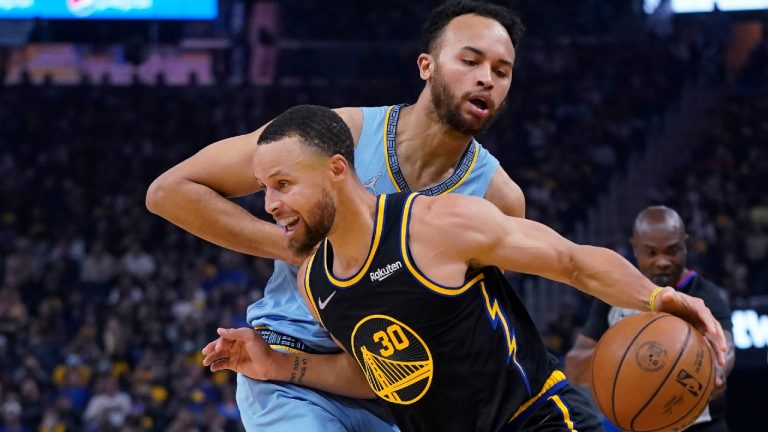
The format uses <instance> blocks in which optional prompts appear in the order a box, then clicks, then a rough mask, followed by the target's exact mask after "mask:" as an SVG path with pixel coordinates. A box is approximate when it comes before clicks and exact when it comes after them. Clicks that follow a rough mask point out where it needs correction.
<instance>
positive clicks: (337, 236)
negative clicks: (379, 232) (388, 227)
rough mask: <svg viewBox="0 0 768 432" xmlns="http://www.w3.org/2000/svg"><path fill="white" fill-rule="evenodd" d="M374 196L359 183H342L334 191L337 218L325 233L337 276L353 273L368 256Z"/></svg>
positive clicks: (374, 209) (374, 207) (374, 214)
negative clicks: (337, 189)
mask: <svg viewBox="0 0 768 432" xmlns="http://www.w3.org/2000/svg"><path fill="white" fill-rule="evenodd" d="M357 183H359V182H357ZM377 200H378V199H377V197H375V196H373V195H371V194H370V193H369V192H368V191H367V190H366V189H365V187H364V186H363V185H362V184H361V183H360V184H355V185H349V186H345V189H344V190H342V191H340V193H339V194H338V195H337V198H336V219H335V221H334V223H333V226H332V227H331V230H330V232H329V233H328V241H330V242H331V246H333V274H334V276H336V277H337V278H349V277H352V276H354V274H355V273H356V272H357V271H358V270H360V268H362V266H363V263H364V262H365V259H366V258H367V257H368V251H369V250H370V248H371V241H372V239H373V236H372V235H371V233H372V232H373V227H374V220H375V217H376V203H377V202H378V201H377Z"/></svg>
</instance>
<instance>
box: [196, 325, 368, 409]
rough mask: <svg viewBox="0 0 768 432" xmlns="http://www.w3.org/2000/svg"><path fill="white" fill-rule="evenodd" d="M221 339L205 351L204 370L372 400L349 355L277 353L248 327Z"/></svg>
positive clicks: (222, 331)
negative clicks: (229, 372) (231, 373)
mask: <svg viewBox="0 0 768 432" xmlns="http://www.w3.org/2000/svg"><path fill="white" fill-rule="evenodd" d="M217 332H218V334H219V338H218V339H216V340H214V341H212V342H211V343H209V344H208V345H206V347H205V348H203V355H204V356H205V357H204V358H203V366H210V368H211V371H214V372H215V371H218V370H224V369H229V370H232V371H235V372H238V373H241V374H243V375H245V376H247V377H249V378H253V379H255V380H262V381H266V380H271V381H284V382H288V383H291V384H297V385H303V386H307V387H312V388H314V389H317V390H323V391H326V392H329V393H335V394H338V395H341V396H347V397H352V398H358V399H371V398H374V397H375V396H376V395H375V394H374V393H373V391H371V388H370V387H369V386H368V383H367V382H366V380H365V376H364V375H363V373H362V371H361V370H360V367H359V366H358V365H357V363H356V362H355V360H354V359H353V358H352V357H351V356H349V355H348V354H347V353H345V352H341V353H339V354H305V353H286V352H279V351H275V350H273V349H272V348H270V346H269V345H267V343H266V342H265V341H264V339H262V337H261V336H260V335H259V334H258V333H256V331H255V330H253V329H251V328H247V327H243V328H238V329H222V328H220V329H218V330H217Z"/></svg>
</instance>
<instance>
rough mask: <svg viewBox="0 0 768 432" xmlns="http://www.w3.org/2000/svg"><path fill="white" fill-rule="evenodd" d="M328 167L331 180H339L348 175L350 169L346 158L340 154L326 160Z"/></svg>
mask: <svg viewBox="0 0 768 432" xmlns="http://www.w3.org/2000/svg"><path fill="white" fill-rule="evenodd" d="M328 167H329V168H330V174H331V180H332V181H340V180H343V179H345V178H347V177H349V174H350V171H351V170H352V167H351V166H350V165H349V161H348V160H347V158H345V157H344V156H342V155H340V154H335V155H333V156H331V158H330V159H329V160H328Z"/></svg>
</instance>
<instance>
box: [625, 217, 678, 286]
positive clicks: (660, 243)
mask: <svg viewBox="0 0 768 432" xmlns="http://www.w3.org/2000/svg"><path fill="white" fill-rule="evenodd" d="M685 237H686V235H685V232H684V231H683V230H682V229H681V228H679V227H678V228H674V227H669V226H664V225H651V226H646V227H645V228H644V229H643V230H642V231H637V232H635V234H634V237H633V238H632V249H633V250H634V253H635V258H637V266H638V268H639V269H640V271H641V272H642V273H643V274H644V275H645V277H647V278H648V279H650V280H651V281H653V283H655V284H656V285H659V286H674V285H675V284H676V283H677V282H678V281H679V280H680V278H681V277H682V275H683V269H684V268H685V259H686V255H687V249H686V247H685Z"/></svg>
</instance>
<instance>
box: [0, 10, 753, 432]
mask: <svg viewBox="0 0 768 432" xmlns="http://www.w3.org/2000/svg"><path fill="white" fill-rule="evenodd" d="M438 3H439V2H436V1H412V0H410V1H409V0H396V1H362V0H336V1H333V2H326V1H304V0H281V1H259V2H250V1H244V0H220V1H215V0H196V1H194V2H185V1H181V0H178V1H174V0H69V1H66V0H47V1H46V0H0V18H3V19H1V20H0V173H1V176H0V281H2V285H0V416H1V417H2V418H1V420H2V422H3V423H2V424H3V426H2V427H0V431H18V430H27V431H30V432H31V431H37V430H40V431H53V430H57V431H58V430H63V429H62V427H65V428H66V430H67V431H70V430H121V431H133V430H176V431H190V430H210V431H214V430H240V429H241V426H240V424H239V421H238V414H237V410H236V407H235V403H234V380H233V375H232V374H229V373H217V374H214V375H211V374H210V372H208V371H207V370H206V369H205V368H203V367H202V366H201V364H200V360H201V359H200V356H199V354H198V353H199V350H200V349H201V348H202V347H203V346H204V344H205V343H206V342H207V341H209V340H211V339H212V338H213V337H214V335H215V328H216V327H217V326H244V325H246V323H245V309H246V306H247V305H248V304H250V303H251V302H252V301H254V300H256V299H257V298H259V297H260V296H261V293H262V292H261V288H262V287H263V286H264V283H265V281H266V278H267V277H268V276H269V274H270V270H271V263H270V262H269V261H266V260H261V259H255V258H252V257H246V256H241V255H238V254H235V253H231V252H228V251H225V250H222V249H220V248H218V247H215V246H212V245H210V244H207V243H205V242H203V241H201V240H198V239H196V238H194V237H192V236H190V235H187V234H185V233H184V232H182V231H181V230H179V229H178V228H176V227H174V226H172V225H171V224H169V223H168V222H166V221H164V220H161V219H160V218H158V217H156V216H153V215H150V214H149V213H148V212H147V210H146V209H145V206H144V195H145V192H146V189H147V187H148V185H149V183H150V182H151V181H152V179H154V178H155V177H156V176H157V175H158V174H160V173H161V172H162V171H163V170H165V169H167V168H169V167H170V166H172V165H173V164H175V163H177V162H179V161H180V160H182V159H183V158H185V157H187V156H189V155H191V154H192V153H194V152H195V151H197V150H198V149H200V148H202V147H203V146H205V145H207V144H208V143H211V142H213V141H215V140H218V139H221V138H224V137H228V136H232V135H236V134H242V133H245V132H249V131H251V130H254V129H256V128H257V127H258V126H260V125H262V124H263V123H264V122H266V121H267V120H269V119H270V118H272V117H273V116H275V115H276V114H278V113H280V112H281V111H282V110H284V109H286V108H288V107H290V106H292V105H295V104H299V103H314V104H321V105H326V106H331V107H340V106H360V105H384V104H392V103H397V102H412V101H414V100H415V98H416V96H417V95H418V92H419V90H420V89H421V85H422V83H421V82H420V81H419V79H418V75H417V70H416V64H415V59H416V56H417V54H418V44H417V40H418V35H419V30H420V24H421V23H422V22H423V20H424V18H425V17H426V14H427V13H428V11H429V10H430V9H431V7H433V6H434V5H436V4H438ZM715 3H716V2H715V1H713V0H709V1H706V0H701V1H695V0H689V1H671V2H670V1H667V0H661V1H659V0H656V1H652V0H647V1H644V2H643V1H638V0H625V1H620V0H615V1H603V0H581V1H576V0H536V1H533V0H517V1H514V0H513V1H509V2H508V4H510V5H511V6H512V7H514V8H515V9H516V10H518V11H519V12H520V13H521V15H522V18H523V20H524V22H525V24H526V26H527V28H528V34H527V36H526V38H525V39H524V40H523V42H522V43H521V45H520V47H519V50H518V58H517V64H516V68H515V72H514V79H513V85H512V90H511V92H510V96H509V102H508V108H507V111H506V112H505V113H504V114H502V116H501V117H500V118H499V119H498V120H497V122H496V123H495V124H494V126H493V127H492V128H491V129H490V131H489V132H488V133H486V134H485V135H484V136H482V137H480V140H481V142H483V143H484V144H485V145H486V146H487V147H488V148H489V149H490V150H491V151H492V152H493V153H494V154H495V155H496V156H497V157H498V158H499V159H500V160H501V162H502V164H503V166H504V167H505V168H506V170H507V171H508V172H509V173H510V174H511V176H512V178H513V179H514V180H515V181H517V182H518V183H519V184H520V185H521V186H522V187H523V190H524V192H525V194H526V197H527V203H528V214H527V215H528V217H529V218H531V219H534V220H538V221H541V222H544V223H546V224H548V225H550V226H551V227H553V228H555V229H556V230H557V231H559V232H560V233H562V234H564V235H566V236H568V237H569V238H571V239H573V240H576V241H579V242H587V243H593V244H599V245H605V246H609V247H612V248H614V249H615V250H617V251H619V252H620V253H622V254H623V255H625V256H626V257H628V258H631V256H630V255H631V252H630V250H629V248H628V242H627V238H628V237H629V235H630V229H629V226H630V223H631V221H632V218H633V216H634V214H635V213H636V212H637V211H638V210H639V209H640V208H642V207H644V206H645V205H648V204H657V203H661V204H666V205H669V206H671V207H673V208H675V209H677V210H678V211H679V212H680V213H681V215H682V216H683V218H684V219H685V221H686V223H687V227H688V232H689V234H690V235H691V238H690V242H689V266H690V267H692V268H694V269H696V270H698V271H699V272H700V273H702V274H703V275H704V276H706V277H707V278H710V279H712V280H714V281H716V282H717V283H718V284H720V285H721V286H722V287H723V288H724V293H725V294H726V295H727V296H728V297H729V298H730V301H731V305H732V307H733V309H734V312H733V324H734V337H735V342H736V345H737V362H736V368H735V370H734V371H733V373H732V375H731V377H730V379H729V386H728V405H729V407H728V421H729V423H730V425H731V427H732V430H734V431H763V430H766V426H765V420H764V412H765V409H766V407H768V39H766V37H765V35H766V30H765V28H766V24H767V23H768V14H767V13H766V12H765V9H768V1H760V0H753V1H745V0H730V1H726V0H721V1H719V2H717V4H718V6H719V8H718V9H715V8H714V5H715ZM720 9H722V10H720ZM239 202H240V203H241V204H242V205H243V206H245V207H246V208H248V209H249V210H250V211H252V212H253V213H255V214H259V215H262V216H264V212H263V208H262V207H263V201H262V199H261V197H259V196H253V197H248V198H244V199H241V200H239ZM513 279H514V283H515V287H516V289H518V290H519V292H520V293H521V295H523V296H524V298H525V301H526V303H527V304H528V306H529V308H530V310H531V311H532V314H533V315H534V317H535V318H536V320H537V321H538V323H539V326H540V329H541V330H542V332H543V334H544V335H545V338H546V341H547V343H548V344H549V347H550V349H551V350H552V351H553V352H555V353H556V354H558V355H559V356H561V357H562V356H563V355H564V354H565V352H566V351H567V350H568V348H569V347H570V344H571V343H572V340H573V338H574V335H575V332H577V331H578V327H579V325H580V324H581V323H582V322H583V320H584V318H585V315H586V312H587V310H588V309H587V308H588V304H589V303H588V299H587V298H586V297H584V296H581V295H579V294H577V292H576V291H575V290H572V289H568V288H564V287H561V286H556V285H554V284H550V283H546V282H544V281H542V280H539V279H536V278H530V277H520V276H515V277H513ZM115 392H117V393H118V394H122V395H124V396H121V397H123V398H127V399H128V400H129V401H130V403H129V405H128V406H130V409H127V410H125V412H112V413H109V415H106V413H95V414H94V415H89V416H85V415H84V412H85V411H86V409H87V407H88V405H89V402H90V401H91V400H92V399H93V398H94V397H95V396H96V395H99V394H115ZM91 414H93V413H91ZM110 421H112V422H113V423H114V424H116V425H117V426H109V425H108V423H109V422H110ZM25 428H26V429H25Z"/></svg>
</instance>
